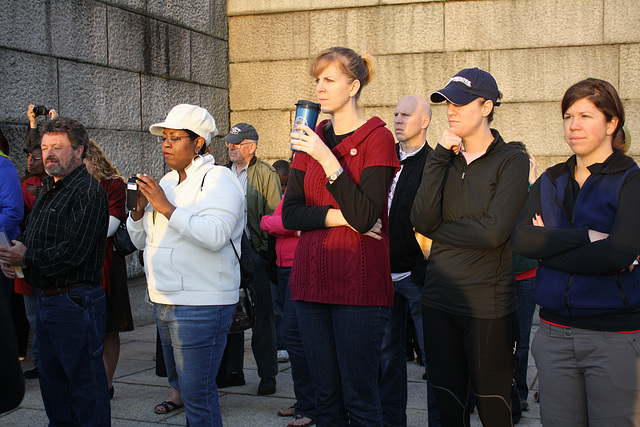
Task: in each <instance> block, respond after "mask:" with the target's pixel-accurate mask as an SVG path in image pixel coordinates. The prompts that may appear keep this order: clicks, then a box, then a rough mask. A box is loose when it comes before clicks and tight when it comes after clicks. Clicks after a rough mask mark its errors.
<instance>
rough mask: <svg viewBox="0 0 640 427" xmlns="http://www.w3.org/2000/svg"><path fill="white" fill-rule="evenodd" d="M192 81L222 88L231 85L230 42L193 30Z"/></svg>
mask: <svg viewBox="0 0 640 427" xmlns="http://www.w3.org/2000/svg"><path fill="white" fill-rule="evenodd" d="M190 80H191V81H193V82H197V83H202V84H205V85H210V86H216V87H221V88H228V87H229V52H228V43H227V42H225V41H223V40H218V39H216V38H213V37H211V36H207V35H204V34H199V33H196V32H191V78H190Z"/></svg>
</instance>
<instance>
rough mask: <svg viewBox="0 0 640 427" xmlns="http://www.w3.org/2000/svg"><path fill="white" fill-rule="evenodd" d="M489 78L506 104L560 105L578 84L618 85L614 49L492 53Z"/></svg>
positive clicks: (582, 48) (497, 51) (573, 48)
mask: <svg viewBox="0 0 640 427" xmlns="http://www.w3.org/2000/svg"><path fill="white" fill-rule="evenodd" d="M487 71H490V72H491V74H492V75H493V76H494V77H495V79H496V81H497V83H498V87H499V88H500V91H501V92H502V93H503V95H504V99H505V101H506V102H538V101H560V100H561V99H562V96H563V95H564V92H565V91H566V90H567V89H568V88H569V86H571V85H572V84H574V83H576V82H577V81H579V80H582V79H584V78H587V77H596V78H601V79H604V80H607V81H609V82H610V83H612V84H613V85H614V86H615V85H617V83H618V47H617V46H584V47H583V46H576V47H570V48H569V47H560V48H544V49H514V50H496V51H493V52H491V69H490V70H487Z"/></svg>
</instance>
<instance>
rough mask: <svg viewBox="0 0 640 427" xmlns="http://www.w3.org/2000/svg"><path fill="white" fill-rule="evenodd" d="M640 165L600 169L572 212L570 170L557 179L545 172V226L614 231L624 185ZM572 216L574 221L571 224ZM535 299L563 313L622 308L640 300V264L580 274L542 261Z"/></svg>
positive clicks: (542, 195) (542, 188)
mask: <svg viewBox="0 0 640 427" xmlns="http://www.w3.org/2000/svg"><path fill="white" fill-rule="evenodd" d="M637 170H638V166H637V165H635V164H634V165H633V167H631V168H629V169H627V170H624V171H620V172H619V173H595V174H592V175H591V176H589V178H587V180H586V181H585V183H584V184H583V186H582V188H581V189H580V192H579V193H578V197H577V198H576V202H575V206H574V209H573V218H569V217H568V216H567V214H566V212H565V210H564V207H563V200H564V198H565V191H566V189H567V183H568V181H569V179H571V176H570V174H569V172H566V173H564V174H563V175H560V176H559V177H558V178H557V179H556V180H555V182H554V181H553V180H552V179H551V178H550V177H549V176H548V173H547V172H545V173H544V174H542V176H541V177H540V204H541V206H542V212H541V214H542V219H543V220H544V224H545V226H546V227H554V228H573V227H575V228H581V227H588V228H590V229H593V230H597V231H600V232H603V233H609V232H610V231H611V228H612V226H613V222H614V220H615V217H616V211H617V208H618V200H619V197H620V189H621V188H622V185H623V184H624V183H625V181H626V179H627V178H628V177H629V175H630V174H632V173H634V172H636V171H637ZM572 221H573V224H572ZM535 300H536V303H537V304H539V305H540V306H541V307H543V308H545V309H546V310H549V311H551V312H553V313H556V314H559V315H562V316H590V315H598V314H607V313H617V312H623V311H626V310H628V309H630V308H633V307H636V306H640V269H638V268H636V269H634V270H633V272H629V271H628V270H625V271H624V272H621V273H611V274H586V275H585V274H575V273H568V272H565V271H561V270H556V269H553V268H551V267H545V266H541V267H540V268H539V269H538V272H537V275H536V291H535Z"/></svg>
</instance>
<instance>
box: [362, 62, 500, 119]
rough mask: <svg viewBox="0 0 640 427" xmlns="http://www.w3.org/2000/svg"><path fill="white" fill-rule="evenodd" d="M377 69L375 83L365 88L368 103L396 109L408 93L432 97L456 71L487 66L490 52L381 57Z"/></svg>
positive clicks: (364, 95)
mask: <svg viewBox="0 0 640 427" xmlns="http://www.w3.org/2000/svg"><path fill="white" fill-rule="evenodd" d="M376 58H377V63H378V66H377V71H376V75H375V76H374V78H373V80H372V82H371V84H370V85H369V86H367V87H365V88H364V89H363V92H362V98H361V99H362V101H363V102H364V103H365V105H376V106H379V105H388V106H391V109H392V110H393V108H395V106H396V104H397V103H398V101H400V99H402V98H403V97H405V96H407V95H415V96H421V97H423V98H426V99H429V96H430V95H431V93H432V92H433V91H436V90H438V89H442V88H443V87H444V86H445V85H446V84H447V82H448V81H449V79H450V78H451V77H453V75H454V74H455V73H457V72H458V71H460V70H461V69H463V68H467V67H480V68H485V69H486V67H487V66H488V63H489V55H488V54H487V53H486V52H455V53H428V54H409V55H388V56H377V57H376Z"/></svg>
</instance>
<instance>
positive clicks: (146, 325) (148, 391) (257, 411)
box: [0, 279, 540, 427]
mask: <svg viewBox="0 0 640 427" xmlns="http://www.w3.org/2000/svg"><path fill="white" fill-rule="evenodd" d="M145 286H146V284H145V282H144V279H137V280H131V281H130V284H129V289H130V294H131V300H132V301H131V302H132V305H133V310H134V321H135V325H136V329H135V330H134V331H132V332H127V333H123V334H120V339H121V353H120V361H119V363H118V368H117V370H116V374H115V379H114V388H115V396H114V398H113V400H112V401H111V422H112V425H113V426H132V427H142V426H153V425H182V426H184V425H185V424H186V419H185V415H184V411H183V410H182V409H180V410H176V411H174V412H172V413H170V414H167V415H158V414H155V413H154V412H153V408H154V406H155V405H157V404H158V403H160V402H162V401H163V400H165V399H166V398H167V397H168V395H169V387H168V385H167V380H166V378H160V377H157V376H156V375H155V362H154V361H153V358H154V355H155V339H156V327H155V324H154V323H152V322H153V310H152V307H151V306H150V305H149V304H147V303H146V302H145V296H144V289H145ZM537 324H538V319H537V318H536V319H535V320H534V330H535V329H536V328H537ZM250 337H251V333H250V332H249V333H245V370H244V373H245V379H246V381H247V384H246V385H244V386H242V387H231V388H226V389H224V390H220V407H221V410H222V419H223V422H224V425H225V426H260V427H262V426H265V427H271V426H274V427H284V426H286V425H287V422H288V421H289V420H290V418H282V417H279V416H278V415H277V414H276V413H277V411H278V410H279V409H283V408H287V407H288V406H290V405H292V404H293V403H294V402H295V398H294V394H293V383H292V380H291V367H290V365H289V364H288V363H281V364H279V367H280V373H279V374H278V376H277V378H276V379H277V392H276V394H275V395H272V396H258V395H257V394H256V391H257V389H258V383H259V381H260V379H259V377H258V374H257V368H256V365H255V361H254V358H253V354H252V352H251V345H250ZM529 363H530V365H531V366H530V369H529V378H530V381H531V379H533V378H534V376H535V367H533V366H532V365H533V360H532V359H531V358H530V361H529ZM31 367H32V361H31V360H30V359H27V361H25V363H24V365H23V368H24V369H25V370H26V369H30V368H31ZM407 367H408V377H409V383H408V388H409V402H408V408H407V416H408V426H426V425H427V411H426V385H425V382H424V381H423V380H422V372H424V371H423V370H422V369H423V368H422V367H421V366H419V365H418V364H417V363H415V362H408V363H407ZM533 391H537V385H535V386H534V390H533ZM533 391H532V392H531V393H530V398H529V405H530V408H531V409H530V410H529V411H528V412H525V413H524V414H523V419H522V421H521V422H520V424H518V425H519V426H539V425H540V415H539V405H538V403H536V402H534V401H533V397H532V396H533ZM46 425H47V417H46V414H45V411H44V407H43V404H42V398H41V396H40V388H39V385H38V380H26V394H25V398H24V400H23V401H22V403H21V405H20V406H19V407H18V408H17V409H15V410H13V411H11V412H8V413H6V414H2V415H0V426H46ZM471 425H472V426H474V427H475V426H481V423H480V421H479V419H478V417H477V414H474V415H473V416H472V424H471Z"/></svg>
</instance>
